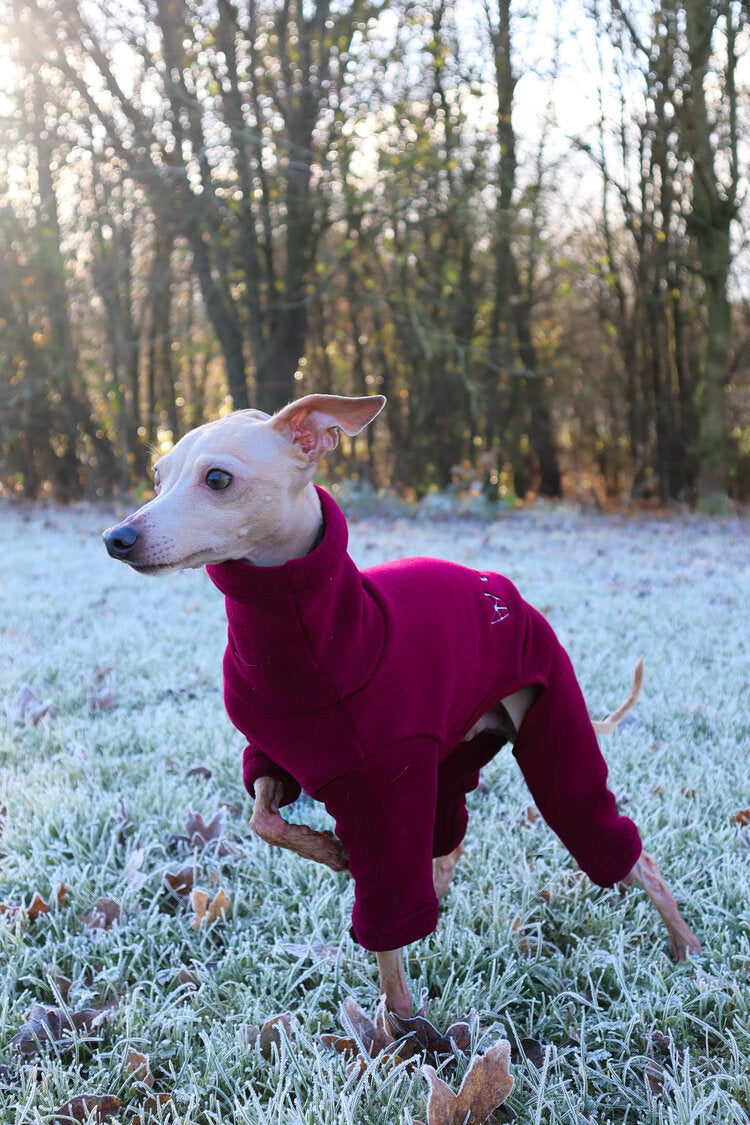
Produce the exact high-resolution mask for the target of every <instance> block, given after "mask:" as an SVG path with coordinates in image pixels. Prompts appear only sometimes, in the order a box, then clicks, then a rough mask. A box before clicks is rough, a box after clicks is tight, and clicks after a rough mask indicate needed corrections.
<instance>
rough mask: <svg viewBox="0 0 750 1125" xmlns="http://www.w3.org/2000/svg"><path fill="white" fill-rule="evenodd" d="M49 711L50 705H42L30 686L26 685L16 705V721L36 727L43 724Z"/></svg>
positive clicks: (19, 694)
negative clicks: (40, 723)
mask: <svg viewBox="0 0 750 1125" xmlns="http://www.w3.org/2000/svg"><path fill="white" fill-rule="evenodd" d="M48 711H49V703H40V702H39V700H38V699H37V697H36V696H35V695H34V693H33V691H32V690H31V688H30V687H29V685H28V684H24V685H23V687H22V688H21V690H20V691H19V693H18V695H17V696H16V704H15V719H16V722H17V723H26V722H29V723H33V724H34V726H36V725H37V723H39V722H41V720H42V719H43V718H44V716H45V715H46V714H47V712H48Z"/></svg>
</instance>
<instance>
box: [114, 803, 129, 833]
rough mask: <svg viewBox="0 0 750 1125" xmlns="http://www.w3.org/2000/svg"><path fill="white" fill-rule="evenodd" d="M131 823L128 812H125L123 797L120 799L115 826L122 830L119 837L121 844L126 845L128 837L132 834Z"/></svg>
mask: <svg viewBox="0 0 750 1125" xmlns="http://www.w3.org/2000/svg"><path fill="white" fill-rule="evenodd" d="M129 822H130V817H129V816H128V814H127V812H126V811H125V805H124V804H123V800H122V797H118V800H117V813H116V815H115V824H117V825H118V826H119V829H120V831H119V833H118V837H119V840H120V843H121V844H124V843H125V841H126V839H127V837H128V836H129V834H130V829H129Z"/></svg>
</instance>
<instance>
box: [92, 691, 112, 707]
mask: <svg viewBox="0 0 750 1125" xmlns="http://www.w3.org/2000/svg"><path fill="white" fill-rule="evenodd" d="M114 705H115V697H114V695H113V694H112V692H111V691H104V692H102V693H101V695H90V696H89V707H90V708H91V710H92V711H111V710H112V708H113V707H114Z"/></svg>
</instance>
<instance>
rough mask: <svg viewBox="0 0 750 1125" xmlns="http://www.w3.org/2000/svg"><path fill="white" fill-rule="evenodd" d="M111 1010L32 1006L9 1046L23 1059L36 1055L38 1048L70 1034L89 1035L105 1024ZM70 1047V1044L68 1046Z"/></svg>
mask: <svg viewBox="0 0 750 1125" xmlns="http://www.w3.org/2000/svg"><path fill="white" fill-rule="evenodd" d="M109 1016H110V1009H102V1008H81V1009H80V1011H77V1012H72V1011H70V1010H68V1009H67V1008H54V1007H51V1006H50V1005H47V1004H34V1006H33V1007H32V1009H31V1011H30V1012H29V1014H28V1016H27V1017H26V1022H25V1023H24V1024H22V1026H21V1028H20V1030H19V1031H18V1032H17V1033H16V1034H15V1035H14V1036H13V1038H12V1039H11V1041H10V1046H11V1048H12V1049H13V1050H14V1051H18V1052H19V1053H20V1054H22V1055H36V1054H38V1052H39V1049H40V1047H44V1046H47V1045H48V1044H49V1043H60V1042H61V1041H63V1040H65V1039H66V1038H67V1039H69V1038H70V1035H71V1033H72V1032H73V1031H82V1032H84V1033H85V1034H87V1035H88V1034H90V1033H92V1032H95V1031H97V1029H98V1028H99V1027H101V1026H102V1025H103V1024H105V1023H106V1021H107V1020H108V1019H109ZM68 1046H70V1044H68Z"/></svg>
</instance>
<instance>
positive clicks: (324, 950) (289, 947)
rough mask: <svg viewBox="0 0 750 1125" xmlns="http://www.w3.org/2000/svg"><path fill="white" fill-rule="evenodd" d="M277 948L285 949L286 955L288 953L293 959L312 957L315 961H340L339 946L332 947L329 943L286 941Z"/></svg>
mask: <svg viewBox="0 0 750 1125" xmlns="http://www.w3.org/2000/svg"><path fill="white" fill-rule="evenodd" d="M277 948H279V949H283V951H284V953H288V954H289V955H290V956H291V957H299V958H303V957H310V958H311V959H312V960H313V961H331V962H334V963H335V962H336V961H337V960H338V957H339V952H340V950H339V947H338V946H337V945H331V944H330V943H329V942H327V941H314V942H312V943H302V942H294V941H284V942H281V944H280V945H279V946H278V947H277Z"/></svg>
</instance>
